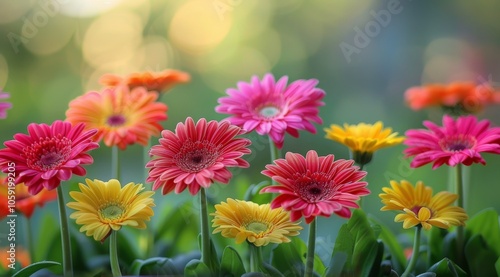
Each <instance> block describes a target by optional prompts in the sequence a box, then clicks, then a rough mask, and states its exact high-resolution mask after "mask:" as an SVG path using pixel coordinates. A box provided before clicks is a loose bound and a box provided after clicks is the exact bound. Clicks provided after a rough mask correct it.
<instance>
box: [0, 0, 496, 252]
mask: <svg viewBox="0 0 500 277" xmlns="http://www.w3.org/2000/svg"><path fill="white" fill-rule="evenodd" d="M498 10H500V2H498V1H493V0H489V1H488V0H480V1H466V0H461V1H451V0H449V1H410V0H401V1H394V0H390V1H366V0H363V1H349V0H340V1H317V0H313V1H306V0H286V1H263V0H254V1H250V0H182V1H181V0H175V1H159V0H158V1H155V0H109V1H103V0H92V1H91V0H75V1H69V0H59V1H57V0H45V1H35V0H32V1H29V0H17V1H15V0H0V88H3V89H4V91H6V92H9V93H10V94H11V98H10V101H11V102H12V103H13V105H14V107H13V109H11V110H9V111H8V117H7V119H4V120H1V121H0V126H1V127H0V128H1V132H0V140H1V141H5V140H9V139H12V136H13V135H14V134H15V133H19V132H22V133H25V132H26V127H27V125H28V124H29V123H31V122H36V123H41V122H45V123H51V122H52V121H54V120H56V119H64V118H65V111H66V109H67V107H68V103H69V101H71V100H72V99H74V98H75V97H77V96H79V95H80V94H82V93H84V92H86V91H89V90H98V89H100V86H99V84H98V82H97V80H98V78H99V77H100V76H101V75H102V74H104V73H116V74H123V75H125V74H128V73H131V72H136V71H145V70H152V71H161V70H163V69H166V68H175V69H180V70H184V71H186V72H189V73H190V74H191V75H192V81H191V82H190V83H189V84H186V85H181V86H178V87H176V88H174V89H173V90H172V91H170V92H169V93H168V94H166V95H163V96H162V98H161V101H164V102H165V103H167V105H168V106H169V111H168V116H169V119H168V121H165V122H164V123H163V126H164V127H165V128H166V129H173V128H174V127H175V125H176V124H177V123H178V122H183V121H184V120H185V118H186V117H188V116H191V117H193V118H195V119H198V118H201V117H205V118H207V119H216V120H221V119H223V118H225V117H226V116H225V115H220V114H217V113H215V111H214V107H215V106H216V105H217V99H218V98H219V97H221V96H224V95H225V90H226V89H227V88H230V87H235V86H236V83H237V82H238V81H246V82H248V81H249V80H250V78H251V76H252V75H258V76H259V77H261V76H263V74H265V73H267V72H272V73H273V74H274V75H275V76H276V77H277V78H279V77H281V76H283V75H288V76H289V78H290V81H293V80H296V79H309V78H316V79H318V80H319V85H318V87H320V88H322V89H324V90H325V91H326V97H325V99H324V101H325V103H326V105H325V106H324V107H321V108H320V116H321V117H322V118H323V120H324V124H323V125H322V126H319V125H317V129H318V132H317V134H310V133H306V132H301V136H300V138H298V139H295V138H292V137H289V136H287V138H286V141H285V145H284V148H283V153H285V152H287V151H293V152H298V153H302V154H305V153H306V152H307V151H308V150H309V149H314V150H316V151H318V152H319V153H320V154H321V155H326V154H330V153H333V154H335V155H336V157H337V158H348V151H347V149H346V148H345V147H343V146H342V145H339V144H337V143H335V142H332V141H329V140H327V139H325V138H324V135H325V132H324V131H323V128H324V127H328V126H329V125H330V124H343V123H349V124H356V123H359V122H367V123H374V122H375V121H378V120H381V121H383V122H384V124H385V125H386V126H389V127H392V128H393V129H394V131H396V132H399V133H400V134H404V132H405V131H406V130H408V129H413V128H421V127H422V121H423V120H426V119H430V120H433V121H436V122H440V120H441V114H442V113H441V111H440V110H437V109H436V110H425V111H419V112H415V111H412V110H410V109H409V108H408V107H407V106H406V105H405V104H404V97H403V94H404V91H405V90H406V89H407V88H409V87H411V86H417V85H421V84H423V83H428V82H442V83H448V82H452V81H460V80H472V81H476V82H483V81H485V80H490V81H492V82H493V84H494V85H495V86H497V87H498V85H499V84H500V66H499V64H500V55H499V53H500V21H499V20H498ZM478 116H479V117H480V118H488V119H490V120H491V121H492V122H493V124H494V125H497V126H498V125H500V110H499V109H498V106H491V107H488V108H487V109H486V110H485V111H483V112H482V113H481V114H479V115H478ZM248 137H250V138H251V139H252V140H253V141H254V144H253V146H252V147H251V148H252V150H253V152H254V153H253V154H252V155H251V156H249V157H248V160H249V161H250V163H251V167H250V168H248V169H242V170H237V171H235V178H234V179H233V181H232V182H231V183H230V185H228V186H221V185H214V187H213V188H211V189H210V194H211V195H212V196H213V197H214V198H215V199H216V200H217V201H220V200H225V198H226V197H228V196H230V197H234V198H242V197H243V195H235V192H236V191H242V189H241V188H246V187H248V186H249V185H250V184H254V183H259V182H261V181H264V180H266V178H265V177H264V176H263V175H261V174H260V171H261V170H263V169H264V166H265V165H266V164H267V163H269V161H270V155H269V149H268V146H267V139H262V138H260V137H259V136H257V135H256V134H251V135H249V136H248ZM153 141H156V139H154V140H153ZM403 149H404V146H403V145H400V146H396V147H393V148H388V149H383V150H381V151H379V152H378V153H376V154H375V156H374V159H373V161H372V163H371V164H369V165H368V166H367V167H366V170H367V171H368V176H367V181H368V182H369V188H370V190H371V191H372V194H371V195H369V196H367V197H366V199H365V200H364V203H363V205H364V208H365V209H366V210H367V212H368V213H370V214H372V215H373V216H374V217H376V218H379V219H380V220H382V221H383V222H385V223H386V224H387V225H388V226H389V228H391V229H394V230H396V231H399V230H401V224H400V223H394V222H393V218H394V214H393V213H388V212H386V213H382V212H380V211H379V209H380V207H381V206H382V205H381V203H380V200H379V198H378V194H379V193H380V192H381V188H382V187H383V186H388V185H389V180H390V179H396V180H401V179H407V180H409V181H411V182H416V181H418V180H423V181H424V182H425V183H426V184H427V185H430V186H433V187H434V188H435V191H440V190H444V189H446V187H447V182H448V181H447V179H448V169H447V168H445V167H443V168H440V169H437V170H432V169H431V168H430V166H425V167H422V168H419V169H415V170H413V169H410V168H409V160H408V159H405V158H404V157H403V155H402V151H403ZM142 153H143V150H142V147H140V146H132V147H129V148H128V149H127V150H126V151H125V152H124V153H122V157H124V159H123V160H124V161H126V163H125V165H124V170H123V176H122V181H123V182H129V181H134V182H143V181H144V179H143V174H144V162H143V159H142ZM92 155H93V156H94V158H95V163H94V164H93V165H91V166H89V167H87V168H88V176H87V177H89V178H92V179H94V178H98V179H109V177H110V173H109V169H110V162H109V161H110V159H109V158H110V149H108V148H106V147H105V146H101V148H100V149H97V150H94V151H93V152H92ZM484 157H485V159H486V161H487V163H488V165H487V166H482V165H473V166H472V167H471V169H470V170H469V173H470V191H469V200H468V203H467V210H468V212H469V214H470V215H473V214H475V213H477V212H478V211H480V210H482V209H484V208H486V207H494V208H495V209H496V210H497V211H500V201H499V200H498V196H499V195H500V181H499V179H500V178H499V177H500V175H499V173H498V168H499V167H500V157H499V156H495V155H490V154H485V155H484ZM73 180H75V181H82V180H83V177H75V178H74V179H73ZM236 186H238V187H239V189H238V188H235V187H236ZM243 191H244V189H243ZM155 197H156V199H157V205H158V209H157V211H161V210H162V208H164V207H166V206H169V205H170V206H172V205H173V204H174V203H178V201H180V200H182V199H190V196H189V195H188V193H187V192H185V193H183V194H181V195H180V196H177V195H174V194H172V195H167V196H161V195H159V192H158V193H157V195H156V196H155ZM67 200H68V199H67ZM193 200H194V201H195V202H196V199H193ZM46 211H53V213H54V216H55V214H56V208H55V203H51V204H49V205H48V209H47V210H43V211H38V212H37V213H35V221H34V222H37V220H40V219H39V218H41V217H42V215H43V213H44V212H46ZM161 216H162V214H161V213H160V212H157V214H156V216H155V219H154V220H158V221H160V220H161ZM319 222H320V223H319V224H320V230H319V235H320V236H321V238H320V239H323V240H324V241H325V242H327V243H329V244H332V243H333V241H334V239H335V236H336V232H337V230H338V229H339V228H340V225H341V224H342V223H344V222H345V220H343V219H339V218H336V217H335V216H333V217H332V218H329V219H326V218H320V221H319ZM193 228H194V227H193ZM306 233H307V232H304V235H306ZM89 239H90V238H89ZM318 251H323V250H321V249H318ZM324 251H328V249H325V250H324Z"/></svg>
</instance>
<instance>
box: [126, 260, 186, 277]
mask: <svg viewBox="0 0 500 277" xmlns="http://www.w3.org/2000/svg"><path fill="white" fill-rule="evenodd" d="M130 274H131V275H134V276H140V275H155V276H158V275H179V274H180V272H178V271H177V268H176V267H175V265H174V264H173V262H172V260H171V259H169V258H163V257H153V258H149V259H146V260H140V259H136V260H135V261H134V262H133V263H132V265H131V267H130Z"/></svg>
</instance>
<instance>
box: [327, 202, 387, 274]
mask: <svg viewBox="0 0 500 277" xmlns="http://www.w3.org/2000/svg"><path fill="white" fill-rule="evenodd" d="M344 226H345V227H344ZM338 253H344V254H345V257H344V255H339V254H338ZM339 258H340V259H344V258H345V259H346V261H345V263H344V266H343V268H342V271H341V275H350V276H361V277H368V276H369V275H370V272H371V269H372V268H373V266H374V265H375V264H376V265H377V266H378V265H380V263H381V260H382V259H381V258H382V255H379V244H378V242H377V238H376V236H375V233H374V231H373V229H372V227H371V226H370V223H369V222H368V219H367V217H366V215H365V214H364V212H363V211H362V210H360V209H357V210H354V212H353V214H352V217H351V219H349V221H348V222H347V223H346V224H344V225H343V226H342V227H341V228H340V230H339V233H338V235H337V240H336V242H335V247H334V249H333V253H332V261H331V262H330V268H332V266H334V265H336V264H340V262H339V261H338V260H336V259H339ZM329 274H334V272H332V271H330V270H329V272H328V273H327V275H326V276H336V275H329Z"/></svg>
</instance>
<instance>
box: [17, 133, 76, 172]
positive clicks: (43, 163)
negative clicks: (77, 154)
mask: <svg viewBox="0 0 500 277" xmlns="http://www.w3.org/2000/svg"><path fill="white" fill-rule="evenodd" d="M23 152H24V154H25V155H26V164H27V165H28V167H30V168H32V169H35V170H39V171H48V170H51V169H54V168H57V167H58V166H60V165H61V164H63V163H64V162H65V161H66V160H67V159H68V157H69V156H70V154H71V140H69V139H68V138H66V137H62V136H61V135H58V136H57V137H46V138H40V139H39V140H38V141H37V142H34V143H32V144H31V145H30V146H26V147H25V148H24V149H23Z"/></svg>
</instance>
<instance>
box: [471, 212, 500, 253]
mask: <svg viewBox="0 0 500 277" xmlns="http://www.w3.org/2000/svg"><path fill="white" fill-rule="evenodd" d="M466 230H467V231H469V232H470V233H471V237H472V236H474V235H476V234H480V235H482V236H483V238H488V240H487V241H486V243H487V244H488V246H489V247H490V248H491V249H492V250H493V251H495V253H496V254H497V257H498V256H500V223H499V217H498V213H497V212H496V211H495V210H494V209H491V208H489V209H485V210H483V211H481V212H479V213H478V214H476V215H475V216H474V217H472V218H471V219H469V221H467V226H466Z"/></svg>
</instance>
